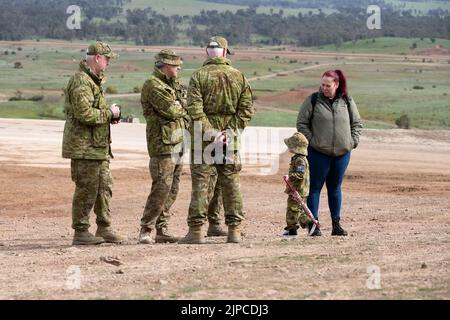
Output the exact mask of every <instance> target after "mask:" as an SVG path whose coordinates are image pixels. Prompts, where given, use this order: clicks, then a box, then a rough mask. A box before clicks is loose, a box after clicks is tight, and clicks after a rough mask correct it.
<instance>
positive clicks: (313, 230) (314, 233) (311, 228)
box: [307, 222, 322, 237]
mask: <svg viewBox="0 0 450 320" xmlns="http://www.w3.org/2000/svg"><path fill="white" fill-rule="evenodd" d="M307 228H308V235H310V236H311V237H320V236H321V235H322V232H321V231H320V229H319V228H318V227H317V226H315V225H314V223H313V222H310V223H308V227H307Z"/></svg>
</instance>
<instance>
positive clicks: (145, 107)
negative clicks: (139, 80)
mask: <svg viewBox="0 0 450 320" xmlns="http://www.w3.org/2000/svg"><path fill="white" fill-rule="evenodd" d="M149 90H150V81H149V80H147V81H145V83H144V85H143V86H142V91H141V106H142V113H143V114H144V117H147V116H150V115H151V114H152V113H153V108H152V104H151V102H150V96H151V95H150V94H149Z"/></svg>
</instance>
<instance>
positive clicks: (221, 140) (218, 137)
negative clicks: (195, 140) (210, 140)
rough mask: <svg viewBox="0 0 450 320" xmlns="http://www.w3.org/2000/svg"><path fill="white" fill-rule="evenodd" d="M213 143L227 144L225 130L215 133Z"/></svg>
mask: <svg viewBox="0 0 450 320" xmlns="http://www.w3.org/2000/svg"><path fill="white" fill-rule="evenodd" d="M214 143H220V144H228V141H227V132H226V131H221V132H218V133H217V134H216V138H215V139H214Z"/></svg>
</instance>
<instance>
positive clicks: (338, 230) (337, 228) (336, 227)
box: [331, 219, 348, 236]
mask: <svg viewBox="0 0 450 320" xmlns="http://www.w3.org/2000/svg"><path fill="white" fill-rule="evenodd" d="M332 224H333V229H332V230H331V235H332V236H346V235H348V233H347V231H345V230H344V229H342V227H341V225H340V224H339V219H333V221H332Z"/></svg>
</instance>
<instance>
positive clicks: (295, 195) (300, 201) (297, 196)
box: [283, 175, 320, 234]
mask: <svg viewBox="0 0 450 320" xmlns="http://www.w3.org/2000/svg"><path fill="white" fill-rule="evenodd" d="M283 180H284V182H286V184H287V186H288V188H289V191H290V192H289V195H290V196H291V197H292V199H294V200H295V201H296V202H297V203H298V204H299V205H300V206H301V207H302V208H303V210H304V211H305V213H306V215H307V216H308V218H310V219H312V221H313V223H314V228H312V229H311V230H310V231H309V234H311V233H313V232H314V230H315V229H316V228H319V229H320V224H319V221H317V220H316V219H315V218H314V216H313V214H312V213H311V210H309V208H308V206H307V205H306V203H305V202H304V201H303V199H302V197H300V194H299V193H298V191H297V190H295V188H294V186H293V185H292V183H291V182H290V181H289V176H288V175H285V176H283Z"/></svg>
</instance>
